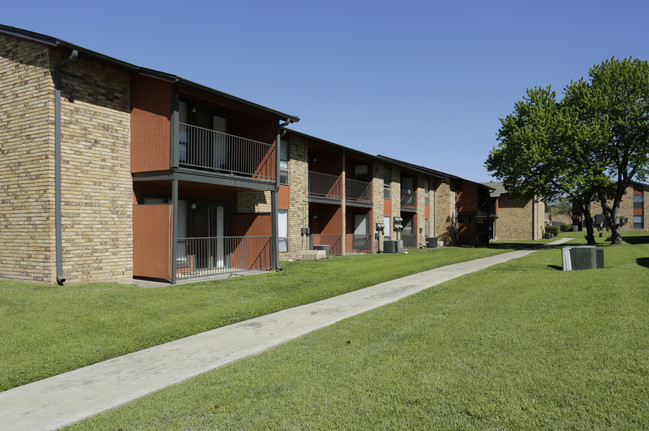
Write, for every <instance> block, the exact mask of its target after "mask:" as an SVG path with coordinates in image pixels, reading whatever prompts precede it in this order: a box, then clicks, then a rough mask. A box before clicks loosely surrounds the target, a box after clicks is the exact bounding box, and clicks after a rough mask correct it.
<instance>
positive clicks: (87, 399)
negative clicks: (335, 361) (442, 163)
mask: <svg viewBox="0 0 649 431" xmlns="http://www.w3.org/2000/svg"><path fill="white" fill-rule="evenodd" d="M569 240H570V239H569V238H568V239H565V240H563V241H562V240H559V241H555V242H554V243H550V244H548V245H557V244H560V243H562V242H565V241H569ZM533 252H534V250H519V251H514V252H509V253H503V254H499V255H496V256H490V257H485V258H482V259H476V260H472V261H468V262H461V263H456V264H453V265H448V266H444V267H441V268H436V269H433V270H430V271H425V272H421V273H418V274H413V275H410V276H408V277H404V278H400V279H397V280H392V281H388V282H385V283H381V284H377V285H374V286H371V287H367V288H365V289H361V290H357V291H355V292H350V293H347V294H344V295H340V296H336V297H334V298H329V299H325V300H323V301H318V302H315V303H312V304H307V305H302V306H299V307H294V308H290V309H288V310H283V311H279V312H277V313H273V314H269V315H266V316H261V317H257V318H255V319H251V320H247V321H244V322H240V323H236V324H233V325H229V326H225V327H222V328H217V329H214V330H211V331H208V332H204V333H201V334H197V335H193V336H190V337H186V338H183V339H180V340H176V341H172V342H170V343H167V344H162V345H159V346H155V347H151V348H149V349H146V350H142V351H139V352H135V353H131V354H129V355H125V356H121V357H118V358H114V359H110V360H107V361H104V362H100V363H97V364H94V365H90V366H87V367H84V368H80V369H78V370H74V371H70V372H68V373H64V374H60V375H58V376H54V377H50V378H47V379H44V380H40V381H38V382H34V383H30V384H27V385H24V386H20V387H17V388H14V389H10V390H8V391H5V392H0V424H2V429H3V430H5V431H9V430H55V429H57V428H60V427H63V426H65V425H70V424H72V423H75V422H79V421H81V420H83V419H87V418H89V417H92V416H94V415H96V414H97V413H101V412H104V411H107V410H110V409H112V408H115V407H118V406H120V405H123V404H126V403H128V402H129V401H133V400H135V399H137V398H140V397H142V396H144V395H147V394H150V393H152V392H155V391H157V390H160V389H162V388H165V387H167V386H171V385H173V384H176V383H180V382H182V381H184V380H187V379H190V378H192V377H195V376H197V375H199V374H202V373H205V372H207V371H211V370H213V369H216V368H219V367H221V366H223V365H226V364H229V363H231V362H234V361H237V360H239V359H242V358H245V357H248V356H251V355H255V354H258V353H261V352H263V351H265V350H268V349H271V348H273V347H276V346H278V345H280V344H283V343H285V342H287V341H290V340H293V339H296V338H298V337H301V336H303V335H305V334H308V333H309V332H312V331H315V330H317V329H320V328H323V327H326V326H329V325H332V324H334V323H336V322H338V321H340V320H342V319H346V318H348V317H351V316H354V315H357V314H360V313H363V312H365V311H368V310H372V309H374V308H377V307H380V306H382V305H386V304H389V303H392V302H395V301H398V300H400V299H403V298H405V297H407V296H410V295H413V294H415V293H418V292H421V291H422V290H425V289H427V288H429V287H431V286H435V285H437V284H440V283H443V282H445V281H448V280H451V279H453V278H456V277H459V276H462V275H465V274H469V273H471V272H475V271H479V270H481V269H484V268H487V267H489V266H492V265H495V264H498V263H502V262H506V261H509V260H511V259H515V258H518V257H522V256H526V255H528V254H530V253H533Z"/></svg>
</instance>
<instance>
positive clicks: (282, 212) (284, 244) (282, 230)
mask: <svg viewBox="0 0 649 431" xmlns="http://www.w3.org/2000/svg"><path fill="white" fill-rule="evenodd" d="M277 229H278V232H277V234H278V235H277V236H278V237H279V252H280V253H286V252H287V251H288V210H286V209H279V210H277Z"/></svg>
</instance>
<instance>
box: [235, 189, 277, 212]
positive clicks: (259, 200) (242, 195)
mask: <svg viewBox="0 0 649 431" xmlns="http://www.w3.org/2000/svg"><path fill="white" fill-rule="evenodd" d="M271 207H272V206H271V204H270V192H269V191H264V190H247V191H242V192H237V212H239V213H242V214H260V213H262V214H268V213H270V211H271Z"/></svg>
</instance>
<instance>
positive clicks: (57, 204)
mask: <svg viewBox="0 0 649 431" xmlns="http://www.w3.org/2000/svg"><path fill="white" fill-rule="evenodd" d="M78 55H79V52H78V51H77V50H76V49H74V50H72V53H71V54H70V56H69V57H68V58H66V59H64V60H62V61H60V62H59V63H58V64H57V65H56V66H54V218H55V222H54V224H55V231H56V282H57V283H58V284H59V285H63V283H64V282H65V277H64V276H63V232H62V223H61V218H62V216H61V70H62V69H63V67H65V65H67V64H68V63H69V62H71V61H74V60H75V59H76V58H77V56H78Z"/></svg>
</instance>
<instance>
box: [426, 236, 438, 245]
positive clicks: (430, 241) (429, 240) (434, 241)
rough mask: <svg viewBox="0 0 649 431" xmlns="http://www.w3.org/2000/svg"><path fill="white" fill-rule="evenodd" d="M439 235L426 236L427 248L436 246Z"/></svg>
mask: <svg viewBox="0 0 649 431" xmlns="http://www.w3.org/2000/svg"><path fill="white" fill-rule="evenodd" d="M436 247H437V237H432V238H431V237H426V248H436Z"/></svg>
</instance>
